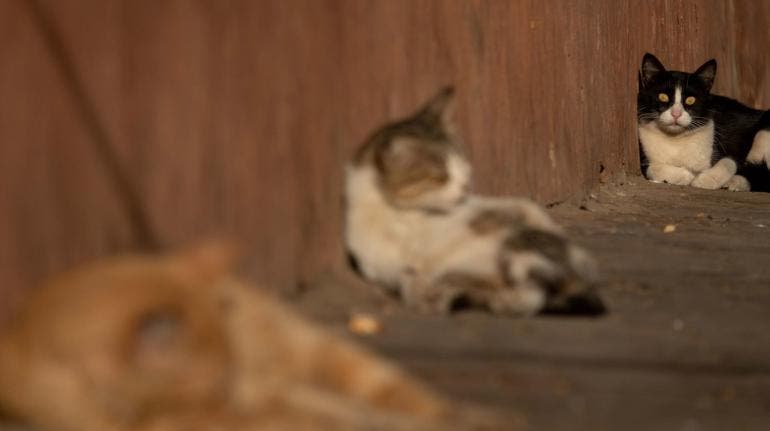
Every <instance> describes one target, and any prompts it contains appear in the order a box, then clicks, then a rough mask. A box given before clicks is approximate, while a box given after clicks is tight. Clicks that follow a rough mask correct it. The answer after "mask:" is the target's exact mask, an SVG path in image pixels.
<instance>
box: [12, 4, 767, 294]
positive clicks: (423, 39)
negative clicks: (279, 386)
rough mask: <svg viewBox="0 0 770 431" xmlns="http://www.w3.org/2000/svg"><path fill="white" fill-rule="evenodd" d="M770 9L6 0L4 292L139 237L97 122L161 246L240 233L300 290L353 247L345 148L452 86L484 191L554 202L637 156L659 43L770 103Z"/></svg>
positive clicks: (258, 274) (259, 276)
mask: <svg viewBox="0 0 770 431" xmlns="http://www.w3.org/2000/svg"><path fill="white" fill-rule="evenodd" d="M35 4H38V5H39V8H37V9H36V8H35V7H33V6H34V5H35ZM36 10H37V11H38V12H37V13H36V12H35V11H36ZM46 19H48V20H49V22H50V23H52V24H53V25H52V27H51V28H49V29H47V30H46V28H45V25H44V23H45V20H46ZM769 24H770V5H769V2H768V1H749V0H732V1H725V0H711V1H664V0H655V1H648V2H642V1H633V2H617V1H614V0H604V1H588V0H586V1H561V0H558V1H557V0H522V1H514V2H508V1H467V2H464V1H440V0H433V1H427V0H420V1H414V0H393V1H385V0H383V1H376V2H375V1H354V0H350V1H334V0H323V1H322V0H305V1H300V0H291V1H284V0H282V1H279V0H275V1H213V0H210V1H192V0H176V1H175V0H168V1H154V0H152V1H151V0H125V1H117V0H114V1H104V0H68V1H56V0H40V1H38V2H37V3H35V2H30V1H29V0H0V95H1V96H2V99H0V100H1V101H0V238H1V240H0V292H1V293H2V295H3V298H5V300H4V301H3V303H4V304H9V303H10V302H12V301H13V296H12V292H16V291H18V289H21V288H23V287H26V286H29V285H30V284H32V283H34V281H35V280H37V279H39V277H41V276H42V275H44V274H47V273H50V272H51V271H55V270H58V269H61V268H63V267H65V266H67V265H70V264H72V263H75V262H78V261H81V260H83V259H86V258H88V257H92V256H95V255H99V254H104V253H112V252H115V251H118V250H126V249H130V248H133V247H135V246H136V245H137V244H136V241H135V238H132V235H133V234H132V230H131V229H130V227H129V226H128V220H129V219H128V216H127V214H126V213H125V210H124V206H123V204H122V203H121V199H120V198H119V197H118V196H117V195H116V194H115V191H114V187H113V185H112V184H111V183H110V182H109V176H108V175H106V174H105V169H104V166H103V164H102V163H101V161H100V160H101V159H100V158H99V157H98V155H97V153H96V152H95V151H94V144H95V143H96V142H97V141H98V140H99V136H100V135H99V133H98V131H99V130H103V132H104V133H103V134H102V135H101V136H102V138H103V139H104V140H106V141H107V142H108V143H109V144H110V145H111V146H112V148H114V150H115V151H116V152H117V153H118V154H119V156H120V161H121V163H122V164H123V166H124V167H125V169H126V170H127V171H128V172H130V173H131V178H130V181H131V182H132V183H133V184H135V185H136V186H137V188H138V191H139V194H140V196H141V197H142V204H143V205H144V207H146V208H147V210H148V215H149V219H150V222H151V225H152V227H153V229H154V230H155V231H156V232H157V234H158V235H159V236H160V239H161V241H162V243H163V244H164V245H167V246H168V245H176V244H179V243H182V242H185V241H189V240H192V239H194V238H197V237H200V236H203V235H207V234H211V233H216V232H226V233H229V234H231V235H233V236H234V237H236V238H238V239H240V240H242V241H243V243H244V245H245V248H246V251H247V253H248V255H249V256H251V258H250V260H249V272H250V273H251V275H252V276H254V278H255V279H256V280H258V281H261V282H265V283H267V284H270V285H272V286H276V287H277V288H291V286H293V285H294V284H295V283H296V282H297V281H298V280H301V279H305V278H312V277H314V276H315V275H316V274H318V273H319V272H322V271H325V270H326V269H328V268H333V267H335V266H337V265H339V263H340V262H341V259H340V257H341V247H340V238H339V236H340V219H341V213H340V209H341V207H340V189H341V184H342V170H341V167H342V165H343V163H344V161H345V159H346V157H347V156H348V154H349V153H350V151H351V150H352V149H353V148H354V147H355V146H356V145H358V143H360V142H361V140H362V139H364V137H365V136H366V135H367V133H368V132H370V131H371V130H372V129H373V128H374V127H376V126H378V125H379V124H381V123H382V122H383V121H386V120H387V119H392V118H394V117H397V116H401V115H404V114H406V113H408V112H410V111H411V110H412V109H414V107H415V106H416V105H417V104H418V103H420V102H421V101H422V100H424V99H425V98H426V97H428V96H429V95H430V94H432V93H433V92H434V91H435V90H436V89H437V88H438V87H439V86H441V85H444V84H447V83H453V84H455V85H456V86H457V88H458V91H459V105H458V120H459V123H460V125H461V128H462V131H463V134H464V136H465V138H466V141H467V143H468V144H469V146H470V147H471V151H472V156H473V162H474V165H475V166H476V181H477V183H476V186H477V189H478V190H480V191H482V192H486V193H516V194H521V195H527V196H531V197H533V198H535V199H537V200H538V201H540V202H543V203H548V202H554V201H559V200H563V199H565V198H568V197H570V196H573V195H575V194H578V193H582V192H584V191H586V190H588V189H590V188H591V187H593V186H594V185H596V184H597V183H598V182H599V181H600V179H608V178H612V177H613V176H614V175H616V174H619V173H622V172H625V171H630V172H635V171H637V170H638V162H637V159H638V150H637V143H636V135H635V133H636V131H635V92H636V69H637V64H638V62H639V59H640V58H641V56H642V54H643V53H644V52H645V51H651V52H654V53H655V54H656V55H658V56H659V58H661V59H662V60H663V62H664V63H665V64H666V65H667V66H671V67H674V68H686V69H693V68H695V67H697V66H698V65H700V64H701V63H702V62H703V61H705V60H706V59H708V58H710V57H716V58H717V60H718V61H719V73H718V78H717V90H718V91H719V92H721V93H724V94H728V95H731V96H734V97H739V98H741V99H742V100H744V101H745V102H747V103H749V104H759V105H762V106H766V107H767V106H768V105H770V76H769V74H770V72H768V71H770V67H768V60H769V59H770V58H769V57H770V53H768V51H767V49H766V47H767V46H768V42H770V34H769V33H768V31H767V29H768V27H770V25H769ZM46 32H48V33H46ZM51 33H53V37H55V40H57V41H58V44H59V51H61V52H59V53H58V55H60V56H62V55H63V56H64V57H65V58H66V61H67V62H68V63H69V64H70V65H71V66H72V68H73V71H74V72H75V78H76V80H77V81H78V82H80V84H81V85H82V86H83V89H84V91H83V92H82V94H79V93H78V92H77V91H74V90H73V88H72V86H73V83H72V82H70V80H68V79H67V74H66V73H65V71H64V70H63V67H64V66H62V62H61V61H59V60H57V58H58V57H57V53H56V52H55V51H56V47H55V46H53V47H52V45H51V43H50V40H49V39H46V37H50V36H52V34H51ZM47 41H48V42H47ZM54 45H55V44H54ZM88 106H92V107H93V109H92V110H91V111H93V112H94V113H95V115H94V116H93V117H89V114H88V112H90V111H89V109H87V108H88Z"/></svg>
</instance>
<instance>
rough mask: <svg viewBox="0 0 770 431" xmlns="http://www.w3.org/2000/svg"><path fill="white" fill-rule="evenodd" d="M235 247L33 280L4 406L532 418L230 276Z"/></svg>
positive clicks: (10, 359) (150, 414) (98, 265)
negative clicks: (422, 371)
mask: <svg viewBox="0 0 770 431" xmlns="http://www.w3.org/2000/svg"><path fill="white" fill-rule="evenodd" d="M231 256H232V253H231V252H230V251H228V249H227V248H226V247H222V246H220V245H209V246H204V247H198V248H194V249H191V250H189V251H186V252H183V253H180V254H176V255H173V256H167V257H154V256H126V257H120V258H113V259H107V260H103V261H98V262H95V263H92V264H89V265H86V266H84V267H81V268H78V269H74V270H72V271H70V272H68V273H66V274H63V275H60V276H57V277H54V278H53V279H52V280H50V281H48V282H47V283H45V284H44V285H43V286H41V287H40V288H39V289H36V290H35V291H33V292H32V293H31V294H30V296H29V298H28V299H27V301H26V302H25V305H24V307H23V309H22V310H21V311H20V312H19V314H18V315H16V317H15V318H14V319H13V320H12V321H11V324H10V325H8V326H7V327H6V328H4V331H3V332H2V334H1V335H0V409H1V411H2V412H3V413H5V414H6V415H9V416H11V417H14V418H16V419H17V420H19V421H22V422H23V423H26V424H28V425H32V426H34V427H36V428H37V429H41V430H48V431H122V430H126V431H128V430H132V431H177V430H178V431H183V430H184V431H194V430H244V431H251V430H255V431H256V430H288V429H292V430H325V429H339V430H383V431H384V430H442V429H457V430H462V429H482V428H483V429H487V428H484V426H486V425H489V426H490V427H492V429H502V428H505V429H517V428H518V426H519V425H521V422H519V421H517V420H513V419H511V420H512V422H508V421H506V422H499V421H498V418H497V417H496V416H495V417H493V416H491V415H488V414H486V413H484V412H480V411H479V410H476V409H469V408H458V406H457V405H454V404H453V403H450V402H448V401H446V400H444V399H443V398H441V397H439V396H437V395H436V394H434V393H433V392H432V391H430V390H428V389H427V388H425V387H424V386H422V385H421V384H420V383H418V382H416V381H415V380H414V379H412V378H410V377H409V376H407V375H406V374H404V373H403V372H402V371H400V370H399V369H398V368H396V367H394V366H393V365H390V364H388V363H387V362H385V361H382V360H380V359H378V358H376V357H374V356H372V355H371V354H369V353H367V352H366V351H364V350H362V349H361V348H359V347H357V346H356V345H354V344H352V343H350V342H347V341H345V340H343V339H340V338H338V337H336V336H333V335H331V334H329V333H327V332H326V331H324V330H322V329H320V328H317V327H316V326H314V325H311V324H310V323H308V322H306V321H305V320H304V319H302V318H300V317H299V316H297V315H296V314H295V313H294V312H292V311H291V310H289V309H288V308H287V307H286V306H284V305H282V304H281V303H279V302H278V301H277V300H275V299H272V298H271V297H269V296H267V295H266V294H265V293H262V292H260V291H258V290H254V289H250V288H248V287H246V286H245V285H243V284H242V283H240V282H239V281H237V280H235V279H234V278H232V277H231V276H230V275H229V271H228V267H229V265H230V261H231ZM485 424H486V425H485ZM503 424H504V425H503Z"/></svg>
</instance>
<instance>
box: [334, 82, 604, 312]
mask: <svg viewBox="0 0 770 431" xmlns="http://www.w3.org/2000/svg"><path fill="white" fill-rule="evenodd" d="M452 102H453V90H452V89H451V88H446V89H443V90H442V91H441V92H439V93H438V94H437V95H436V96H435V97H433V99H431V100H430V101H429V102H428V103H427V104H426V105H425V106H424V107H423V108H422V109H420V110H419V111H418V112H417V113H415V114H414V115H412V116H410V117H408V118H406V119H402V120H400V121H395V122H392V123H390V124H386V125H385V126H383V127H381V128H380V129H378V130H376V131H375V132H374V133H373V134H372V135H371V136H370V137H369V139H367V140H366V142H365V143H364V144H363V145H362V146H361V147H360V148H359V149H358V150H357V152H356V153H355V155H354V156H353V158H352V160H351V161H350V163H349V164H348V166H347V173H346V175H347V176H346V188H345V205H346V211H345V241H346V245H347V249H348V253H349V257H350V260H351V262H352V263H353V264H354V265H355V268H356V269H357V270H358V271H359V273H360V274H362V275H363V277H364V278H366V279H367V280H369V281H372V282H374V283H376V284H377V285H379V286H380V287H382V288H383V289H385V290H386V291H387V292H391V293H394V294H396V295H399V296H400V297H401V298H402V299H403V300H404V301H405V302H406V304H407V305H409V306H411V307H413V308H415V309H418V310H422V311H426V312H438V313H447V312H450V311H452V310H454V309H456V308H457V307H467V306H470V307H478V308H486V309H489V310H491V311H492V312H495V313H499V314H506V315H514V316H521V315H532V314H535V313H538V312H541V311H545V312H553V313H577V314H600V313H602V312H604V305H603V303H602V301H601V300H600V299H599V297H598V296H597V295H596V292H595V282H596V270H595V265H594V261H593V260H592V259H591V257H590V256H589V255H588V254H587V253H586V252H585V251H584V250H583V249H582V248H580V247H578V246H577V245H575V244H573V243H571V242H570V241H569V240H568V239H567V238H565V236H564V233H563V231H562V229H561V228H560V227H559V226H558V225H556V223H554V222H553V220H551V218H550V217H549V216H548V215H547V214H546V213H545V212H544V210H542V209H541V208H540V207H539V206H537V205H536V204H535V203H533V202H531V201H529V200H527V199H521V198H493V197H483V196H477V195H473V194H470V193H469V185H470V181H471V167H470V164H469V163H468V159H467V157H466V155H465V151H464V148H463V145H462V142H461V140H460V138H459V136H458V135H457V133H456V131H455V127H454V125H453V123H452V106H453V103H452Z"/></svg>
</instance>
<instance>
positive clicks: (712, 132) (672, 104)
mask: <svg viewBox="0 0 770 431" xmlns="http://www.w3.org/2000/svg"><path fill="white" fill-rule="evenodd" d="M716 71H717V63H716V60H713V59H712V60H709V61H707V62H706V63H704V64H703V65H702V66H701V67H699V68H698V69H697V70H696V71H695V72H694V73H685V72H679V71H667V70H666V69H665V67H663V64H662V63H661V62H660V61H659V60H658V59H657V58H655V56H654V55H652V54H645V55H644V58H643V59H642V67H641V69H640V71H639V93H638V95H637V114H638V120H639V141H640V143H641V148H642V152H641V153H642V169H643V172H644V174H645V175H646V177H647V179H649V180H651V181H655V182H666V183H670V184H678V185H691V186H694V187H699V188H704V189H719V188H727V189H728V190H733V191H748V190H749V189H752V190H757V191H768V190H770V171H768V168H770V112H768V111H760V110H757V109H752V108H749V107H747V106H745V105H743V104H741V103H740V102H738V101H736V100H733V99H730V98H727V97H723V96H718V95H715V94H711V87H712V85H713V83H714V78H715V77H716Z"/></svg>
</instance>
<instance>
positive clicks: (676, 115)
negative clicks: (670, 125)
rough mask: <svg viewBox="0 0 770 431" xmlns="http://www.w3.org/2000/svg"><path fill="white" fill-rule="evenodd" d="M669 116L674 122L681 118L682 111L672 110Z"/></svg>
mask: <svg viewBox="0 0 770 431" xmlns="http://www.w3.org/2000/svg"><path fill="white" fill-rule="evenodd" d="M671 116H672V117H674V120H676V119H679V117H681V116H682V110H681V109H676V108H672V109H671Z"/></svg>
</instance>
